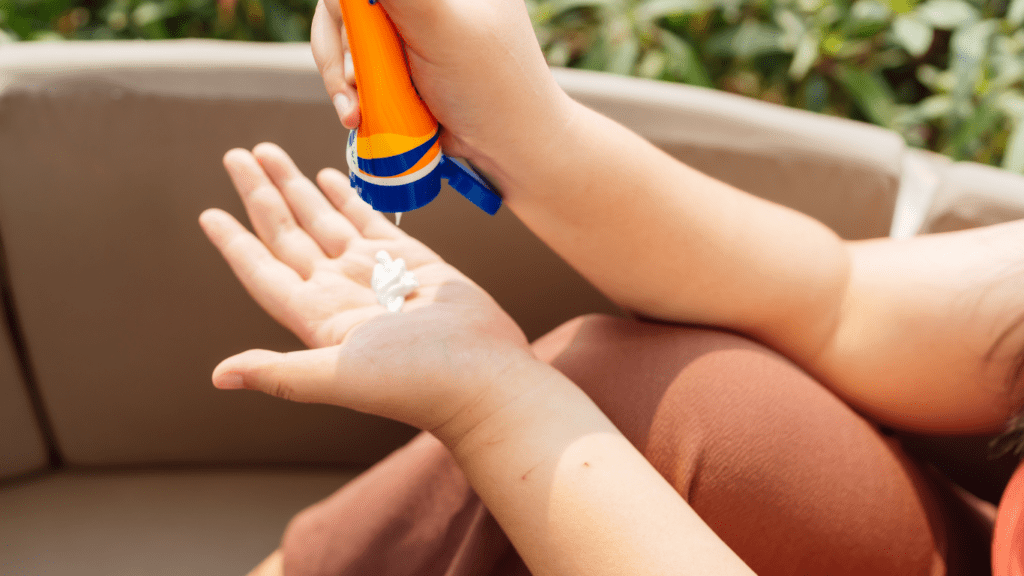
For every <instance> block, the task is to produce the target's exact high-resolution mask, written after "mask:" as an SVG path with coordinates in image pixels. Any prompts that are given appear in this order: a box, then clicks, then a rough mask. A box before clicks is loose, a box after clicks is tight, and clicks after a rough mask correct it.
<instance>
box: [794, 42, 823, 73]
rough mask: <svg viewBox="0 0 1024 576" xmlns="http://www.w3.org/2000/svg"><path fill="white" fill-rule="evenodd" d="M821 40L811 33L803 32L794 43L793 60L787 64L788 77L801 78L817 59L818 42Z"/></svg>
mask: <svg viewBox="0 0 1024 576" xmlns="http://www.w3.org/2000/svg"><path fill="white" fill-rule="evenodd" d="M820 42H821V41H820V40H819V39H818V37H817V36H815V35H814V34H813V33H808V34H805V35H804V37H803V38H801V39H800V42H799V43H798V44H797V45H796V50H795V51H794V52H793V61H792V62H790V64H789V77H790V78H792V79H794V80H802V79H803V78H804V76H807V72H809V71H810V70H811V67H812V66H814V64H815V62H817V61H818V44H819V43H820Z"/></svg>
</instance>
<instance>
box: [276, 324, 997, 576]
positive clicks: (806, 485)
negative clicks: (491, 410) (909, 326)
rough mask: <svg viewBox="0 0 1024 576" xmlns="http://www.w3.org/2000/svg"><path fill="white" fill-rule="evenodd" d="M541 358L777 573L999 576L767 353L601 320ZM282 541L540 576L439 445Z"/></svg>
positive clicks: (381, 562)
mask: <svg viewBox="0 0 1024 576" xmlns="http://www.w3.org/2000/svg"><path fill="white" fill-rule="evenodd" d="M534 349H535V351H536V353H537V355H538V357H540V358H542V359H544V360H545V361H549V362H550V363H551V364H552V365H553V366H555V367H556V368H558V369H559V370H561V371H562V372H563V373H564V374H565V375H566V376H568V377H569V378H570V379H572V380H573V381H574V382H575V383H576V384H577V385H579V386H580V387H581V388H582V389H583V390H584V391H586V393H587V394H588V395H589V396H590V397H591V398H592V399H593V400H594V401H595V402H596V403H597V405H598V406H600V408H601V409H602V410H603V411H604V412H605V414H607V415H608V416H609V417H610V418H611V420H612V421H613V422H614V423H615V424H616V426H618V427H619V429H620V430H621V431H622V432H623V434H625V435H626V437H627V438H629V440H630V441H631V442H632V443H633V444H634V445H635V446H637V448H639V449H640V450H641V451H642V452H643V454H644V455H645V456H646V457H647V459H648V460H649V461H650V462H651V463H652V464H653V465H654V466H655V467H656V468H657V469H658V470H659V471H660V472H661V474H662V475H663V476H665V478H667V479H668V481H669V482H670V483H671V484H672V485H673V486H675V488H676V490H677V491H678V492H679V493H680V494H681V495H682V496H683V498H685V499H686V501H687V502H689V504H690V506H692V507H693V509H694V510H695V511H696V512H697V513H698V514H699V515H700V516H701V518H703V519H704V520H705V521H706V522H707V523H708V525H710V527H711V528H712V529H713V530H714V531H715V532H716V533H717V534H718V535H719V536H720V537H721V538H722V539H723V540H724V541H725V542H726V543H727V544H728V545H729V546H730V547H731V548H732V549H733V550H734V551H736V553H737V554H739V556H740V557H741V558H742V559H743V560H744V561H745V562H746V563H747V564H748V565H749V566H750V567H751V568H752V569H753V570H754V571H755V572H757V573H758V574H760V575H762V576H767V575H782V574H791V575H813V574H821V575H826V574H827V575H830V576H840V575H858V576H866V575H876V574H877V575H883V574H885V575H888V574H892V575H899V576H910V575H918V574H937V575H941V574H985V573H987V572H988V566H987V562H988V556H987V554H986V551H987V546H988V540H987V538H988V537H989V535H988V534H986V533H985V531H984V528H983V527H981V526H979V525H978V524H977V523H976V522H974V521H973V518H972V517H971V516H970V513H969V511H968V510H967V509H964V508H962V507H959V506H958V505H957V504H956V502H955V501H954V500H955V499H954V498H952V497H951V492H950V490H949V488H948V487H947V486H944V485H943V484H942V482H941V481H940V480H938V479H937V476H936V475H935V474H934V473H932V472H930V471H929V470H928V469H925V468H921V467H918V466H917V465H915V464H914V463H913V462H912V461H911V460H910V459H909V458H907V457H906V456H905V455H904V454H903V452H902V451H901V449H900V447H899V445H898V443H897V442H896V441H894V440H892V439H890V438H888V437H887V436H885V435H884V434H883V433H881V432H879V430H878V429H877V428H876V427H875V426H873V425H872V424H871V423H869V422H868V421H866V420H865V419H864V418H862V417H861V416H859V415H858V414H857V413H855V412H854V411H853V410H851V409H850V408H849V407H848V406H847V405H846V404H844V403H843V402H842V401H840V400H839V399H837V398H836V397H835V396H834V395H833V394H832V393H830V392H829V391H828V390H827V389H825V388H823V387H822V386H821V385H820V384H819V383H817V382H816V381H814V380H813V379H812V378H810V377H809V376H808V375H806V374H805V373H804V372H802V371H801V370H800V369H799V368H797V367H796V366H794V365H793V364H792V363H791V362H789V361H788V360H787V359H785V358H783V357H781V356H779V355H778V354H776V353H775V352H772V351H771V350H769V349H767V348H765V347H764V346H762V345H759V344H757V343H755V342H752V341H750V340H748V339H746V338H743V337H740V336H737V335H734V334H731V333H727V332H720V331H714V330H708V329H701V328H691V327H682V326H671V325H663V324H654V323H646V322H639V321H634V320H625V319H618V318H611V317H604V316H589V317H585V318H578V319H576V320H573V321H570V322H568V323H566V324H564V325H563V326H561V327H559V328H557V329H556V330H554V331H553V332H552V333H550V334H548V335H546V336H544V337H543V338H541V339H540V340H538V341H537V342H536V343H535V344H534ZM282 546H283V550H284V566H285V574H286V576H312V575H316V576H342V575H344V576H355V575H374V576H469V575H474V576H476V575H478V576H512V575H528V574H529V572H528V571H527V569H526V567H525V566H524V565H523V563H522V561H521V560H520V558H519V556H518V555H517V553H516V552H515V550H514V549H513V548H512V547H511V545H510V544H509V542H508V539H507V538H506V537H505V535H504V534H503V533H502V532H501V529H500V528H499V527H498V525H497V523H496V522H495V521H494V519H493V518H492V517H491V516H490V514H489V513H488V512H487V510H486V508H484V506H483V504H482V503H481V502H480V500H479V498H477V496H476V495H475V494H474V493H473V490H472V489H471V488H470V486H469V484H468V483H467V481H466V479H465V477H464V476H463V475H462V472H461V471H460V470H459V468H458V466H457V465H456V464H455V462H454V461H453V460H452V458H451V456H450V455H449V453H448V452H447V450H446V449H445V448H444V447H443V446H442V445H441V444H440V443H439V442H438V441H437V440H436V439H434V438H433V437H432V436H429V435H427V434H420V435H419V436H417V437H416V438H415V439H414V440H413V441H412V442H410V443H409V444H408V445H407V446H405V447H403V448H402V449H400V450H398V451H396V452H395V453H394V454H392V455H391V456H389V457H388V458H386V459H385V460H383V461H381V462H380V463H378V464H377V465H376V466H374V467H373V468H371V469H370V470H368V471H367V472H366V473H364V474H362V475H361V476H360V477H358V478H356V479H355V480H353V481H352V482H350V483H349V484H347V485H346V486H344V487H343V488H341V489H340V490H339V491H338V492H336V493H335V494H334V495H332V496H331V497H329V498H328V499H326V500H324V501H322V502H320V503H318V504H316V505H314V506H312V507H310V508H308V509H307V510H305V511H303V512H302V513H301V514H299V515H298V516H297V517H296V518H295V520H293V522H292V523H291V524H290V526H289V528H288V530H287V531H286V533H285V537H284V541H283V544H282ZM681 568H682V567H681Z"/></svg>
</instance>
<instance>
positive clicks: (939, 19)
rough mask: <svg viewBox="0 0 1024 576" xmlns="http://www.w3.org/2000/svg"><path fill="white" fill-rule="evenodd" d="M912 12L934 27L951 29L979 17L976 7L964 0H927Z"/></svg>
mask: <svg viewBox="0 0 1024 576" xmlns="http://www.w3.org/2000/svg"><path fill="white" fill-rule="evenodd" d="M914 14H915V15H916V16H917V17H918V18H920V19H922V20H924V21H925V22H927V23H929V24H931V25H932V26H934V27H936V28H941V29H945V30H952V29H954V28H959V27H961V26H965V25H967V24H970V23H971V22H974V21H975V20H977V19H978V18H980V17H981V15H980V13H979V12H978V9H977V8H975V7H974V6H971V5H970V4H968V3H967V2H965V1H964V0H928V1H927V2H925V3H924V4H921V5H920V6H918V7H917V9H916V10H914Z"/></svg>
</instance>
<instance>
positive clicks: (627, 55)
mask: <svg viewBox="0 0 1024 576" xmlns="http://www.w3.org/2000/svg"><path fill="white" fill-rule="evenodd" d="M639 55H640V42H639V41H638V40H637V39H636V38H635V37H633V36H627V37H626V38H623V39H622V40H620V41H619V42H617V43H616V44H615V45H614V46H612V47H611V54H609V56H608V61H607V62H606V63H605V67H604V69H605V71H606V72H612V73H614V74H629V73H631V72H632V71H633V66H634V65H636V59H637V57H638V56H639Z"/></svg>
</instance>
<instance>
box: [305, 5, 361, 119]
mask: <svg viewBox="0 0 1024 576" xmlns="http://www.w3.org/2000/svg"><path fill="white" fill-rule="evenodd" d="M326 1H327V3H328V4H330V3H332V2H331V0H326ZM310 46H311V48H312V51H313V59H314V60H315V61H316V66H317V68H318V69H319V70H320V76H322V77H323V80H324V87H325V88H326V89H327V95H328V96H330V98H331V102H333V103H334V107H335V110H337V112H338V118H340V119H341V123H342V124H343V125H344V126H345V127H346V128H349V129H352V128H355V127H357V126H358V125H359V98H358V96H357V94H356V90H355V86H354V84H355V77H354V75H353V76H351V78H352V80H349V79H348V76H347V75H349V74H352V73H351V72H349V71H347V70H346V62H345V60H346V58H345V54H346V52H347V51H348V47H347V45H346V42H345V36H344V33H343V30H342V28H341V27H340V18H339V19H337V20H335V18H334V17H332V16H331V15H330V14H329V13H328V11H327V8H326V5H325V0H320V2H319V3H317V7H316V12H314V13H313V25H312V27H311V29H310ZM349 68H351V61H349Z"/></svg>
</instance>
